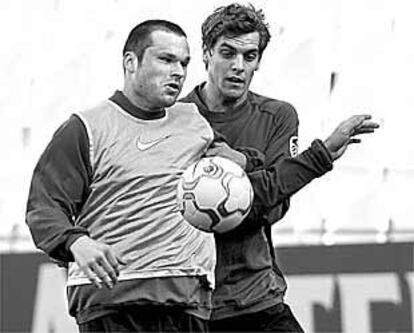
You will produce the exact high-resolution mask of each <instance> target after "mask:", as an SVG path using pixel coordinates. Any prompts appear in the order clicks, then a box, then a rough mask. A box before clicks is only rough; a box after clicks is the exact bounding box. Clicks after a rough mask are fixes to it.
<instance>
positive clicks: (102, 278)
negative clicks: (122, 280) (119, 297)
mask: <svg viewBox="0 0 414 333" xmlns="http://www.w3.org/2000/svg"><path fill="white" fill-rule="evenodd" d="M104 267H105V268H106V267H108V266H107V264H106V263H104V262H102V263H98V262H93V263H92V264H91V265H90V269H91V271H92V272H93V273H95V278H96V277H97V278H98V280H99V282H100V283H103V284H104V285H105V286H106V287H108V288H109V289H112V288H113V287H114V284H115V283H116V278H115V281H114V282H112V280H111V275H113V272H108V271H107V270H106V269H104ZM112 271H113V270H112ZM95 281H96V279H95Z"/></svg>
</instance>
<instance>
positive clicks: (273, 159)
mask: <svg viewBox="0 0 414 333" xmlns="http://www.w3.org/2000/svg"><path fill="white" fill-rule="evenodd" d="M277 114H278V117H275V122H274V127H275V130H274V134H273V136H272V137H271V139H270V140H269V143H268V145H267V148H266V151H265V156H266V163H265V165H264V167H261V168H256V169H255V170H253V171H251V172H249V173H248V176H249V179H250V181H251V183H252V186H253V189H254V194H255V203H254V206H253V213H252V215H251V216H250V218H248V219H247V221H248V223H252V221H255V222H254V223H257V222H259V221H260V219H257V218H255V217H257V216H263V217H264V218H265V219H266V221H267V223H275V222H277V221H278V220H280V219H281V218H282V217H283V216H284V214H285V213H286V212H287V210H288V208H289V199H290V197H291V196H292V195H293V194H295V193H296V192H297V191H299V190H300V189H301V188H303V187H304V186H305V185H306V184H308V183H309V182H311V181H312V180H313V179H315V178H317V177H320V176H322V175H323V174H325V173H326V172H328V171H329V170H331V169H332V167H333V166H332V158H331V156H330V154H329V152H328V151H327V149H326V148H325V146H324V145H323V143H322V142H321V141H320V140H314V141H313V142H312V144H311V146H310V147H309V148H308V149H306V150H305V151H303V152H302V153H301V154H298V155H297V150H298V147H297V140H298V137H297V135H298V125H299V121H298V117H297V113H296V111H295V109H294V108H293V107H292V106H290V105H289V104H283V109H281V110H279V112H278V113H277ZM263 211H265V212H266V213H265V214H263ZM255 212H256V213H255ZM249 221H250V222H249Z"/></svg>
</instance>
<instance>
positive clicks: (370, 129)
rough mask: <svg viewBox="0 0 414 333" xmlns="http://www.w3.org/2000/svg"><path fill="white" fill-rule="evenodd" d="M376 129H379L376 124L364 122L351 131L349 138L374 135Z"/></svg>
mask: <svg viewBox="0 0 414 333" xmlns="http://www.w3.org/2000/svg"><path fill="white" fill-rule="evenodd" d="M377 128H379V124H378V123H376V122H373V121H367V120H364V121H362V122H361V123H360V124H359V125H357V126H355V127H354V128H353V130H352V131H351V133H352V134H351V136H354V135H359V134H369V133H374V132H375V130H376V129H377Z"/></svg>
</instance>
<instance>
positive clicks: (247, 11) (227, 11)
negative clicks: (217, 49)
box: [201, 3, 270, 57]
mask: <svg viewBox="0 0 414 333" xmlns="http://www.w3.org/2000/svg"><path fill="white" fill-rule="evenodd" d="M255 31H257V32H258V33H259V35H260V42H259V56H260V57H261V56H262V54H263V51H264V50H265V48H266V46H267V44H268V43H269V40H270V32H269V28H268V24H267V23H266V22H265V16H264V14H263V11H262V10H257V9H255V8H254V7H253V5H251V4H250V5H248V6H247V5H241V4H237V3H233V4H231V5H228V6H223V7H219V8H217V9H216V10H215V11H214V12H213V13H212V14H211V15H210V16H209V17H207V18H206V20H205V21H204V23H203V25H202V26H201V33H202V42H203V49H205V50H211V49H212V48H213V47H214V45H215V44H216V42H217V40H218V38H219V37H220V36H228V37H235V36H239V35H243V34H246V33H251V32H255Z"/></svg>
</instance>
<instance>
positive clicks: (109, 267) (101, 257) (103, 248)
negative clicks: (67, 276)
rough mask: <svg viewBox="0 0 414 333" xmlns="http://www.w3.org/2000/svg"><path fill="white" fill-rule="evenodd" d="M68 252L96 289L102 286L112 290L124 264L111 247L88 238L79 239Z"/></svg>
mask: <svg viewBox="0 0 414 333" xmlns="http://www.w3.org/2000/svg"><path fill="white" fill-rule="evenodd" d="M70 250H71V252H72V254H73V257H74V259H75V261H76V263H77V264H78V265H79V267H80V268H81V269H82V271H83V272H84V273H85V274H86V276H87V277H88V278H89V280H90V281H91V282H92V283H93V284H94V285H95V286H96V287H97V288H101V287H102V284H104V285H105V286H106V287H108V288H112V287H113V286H114V285H115V284H116V283H117V281H118V276H119V268H120V265H125V264H126V263H125V262H124V261H123V260H122V259H121V258H120V257H119V256H117V255H116V254H115V252H114V250H113V248H112V247H111V246H109V245H107V244H104V243H102V242H98V241H95V240H93V239H92V238H89V237H88V236H82V237H79V238H78V239H77V240H76V241H75V242H74V243H73V244H72V245H71V246H70Z"/></svg>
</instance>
